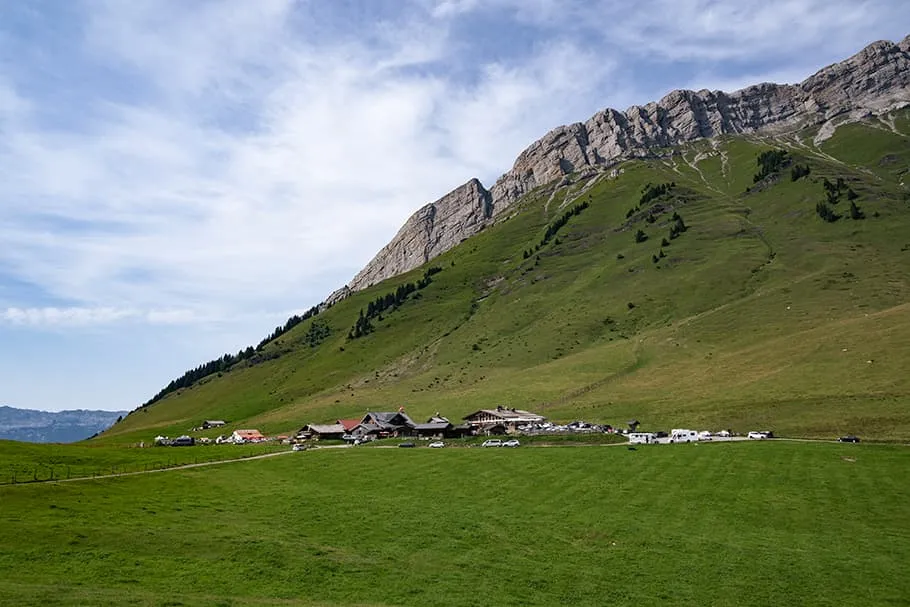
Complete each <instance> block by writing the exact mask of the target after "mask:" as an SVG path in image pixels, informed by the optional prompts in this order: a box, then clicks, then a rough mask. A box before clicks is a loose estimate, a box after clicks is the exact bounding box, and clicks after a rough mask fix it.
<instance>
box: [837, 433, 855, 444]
mask: <svg viewBox="0 0 910 607" xmlns="http://www.w3.org/2000/svg"><path fill="white" fill-rule="evenodd" d="M837 442H839V443H858V442H859V437H858V436H853V435H852V434H848V435H847V436H842V437H840V438H839V439H837Z"/></svg>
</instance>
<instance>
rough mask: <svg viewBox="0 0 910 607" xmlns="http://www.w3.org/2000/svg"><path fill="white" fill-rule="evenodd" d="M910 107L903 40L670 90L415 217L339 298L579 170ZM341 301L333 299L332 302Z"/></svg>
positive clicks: (909, 64) (409, 265)
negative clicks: (779, 77)
mask: <svg viewBox="0 0 910 607" xmlns="http://www.w3.org/2000/svg"><path fill="white" fill-rule="evenodd" d="M902 104H910V36H907V37H906V38H904V40H903V41H901V42H900V43H899V44H894V43H892V42H888V41H879V42H874V43H872V44H870V45H869V46H867V47H866V48H865V49H863V50H862V51H860V52H859V53H857V54H856V55H854V56H853V57H851V58H849V59H847V60H845V61H843V62H841V63H836V64H834V65H831V66H828V67H826V68H824V69H822V70H820V71H818V72H817V73H816V74H814V75H812V76H810V77H809V78H807V79H806V80H804V81H803V82H801V83H800V84H795V85H791V84H770V83H764V84H758V85H755V86H750V87H748V88H745V89H742V90H739V91H736V92H733V93H724V92H722V91H708V90H701V91H687V90H677V91H673V92H671V93H670V94H668V95H667V96H665V97H664V98H663V99H661V100H660V101H658V102H652V103H649V104H647V105H644V106H632V107H630V108H629V109H627V110H626V111H625V112H619V111H617V110H614V109H609V108H608V109H605V110H603V111H600V112H598V113H596V114H595V115H594V116H592V117H591V118H590V119H589V120H588V121H587V122H584V123H581V122H578V123H575V124H570V125H567V126H561V127H558V128H556V129H553V130H552V131H550V132H549V133H547V134H546V135H544V137H543V138H541V139H540V140H538V141H536V142H534V143H533V144H531V146H530V147H528V148H527V149H526V150H525V151H523V152H522V153H521V154H520V155H519V156H518V158H517V159H516V161H515V164H514V165H513V167H512V169H511V170H510V171H508V172H507V173H505V174H504V175H503V176H502V177H500V178H499V179H498V180H497V181H496V183H495V184H494V185H493V187H492V188H490V190H489V191H488V190H486V189H485V188H484V186H483V185H482V184H481V183H480V182H479V181H478V180H477V179H472V180H470V181H469V182H468V183H466V184H464V185H462V186H461V187H459V188H457V189H455V190H453V191H452V192H450V193H449V194H446V195H445V196H443V197H442V198H440V199H439V200H437V201H436V202H433V203H430V204H428V205H426V206H424V207H423V208H422V209H420V210H419V211H417V212H416V213H415V214H414V215H412V216H411V217H410V218H409V219H408V220H407V221H406V222H405V224H404V225H403V226H402V228H401V229H400V230H399V231H398V234H396V235H395V237H394V238H393V239H392V240H391V242H389V244H387V245H386V246H385V247H383V248H382V250H381V251H379V253H378V254H377V255H376V256H375V257H374V258H373V260H372V261H370V263H369V264H367V266H366V267H365V268H364V269H363V270H361V271H360V272H359V273H358V274H357V276H355V277H354V279H353V280H352V281H351V283H350V285H348V288H349V290H348V289H342V290H339V291H336V293H334V294H333V297H335V298H336V300H337V298H340V297H343V296H345V295H346V294H347V293H349V292H350V291H357V290H360V289H364V288H366V287H368V286H370V285H373V284H376V283H377V282H380V281H381V280H384V279H386V278H389V277H391V276H395V275H397V274H401V273H402V272H406V271H408V270H411V269H413V268H415V267H418V266H420V265H422V264H424V263H426V262H427V261H429V260H430V259H432V258H434V257H435V256H437V255H439V254H441V253H443V252H445V251H447V250H448V249H450V248H452V247H453V246H455V245H457V244H458V243H459V242H461V241H463V240H464V239H466V238H468V237H470V236H472V235H473V234H476V233H477V232H478V231H480V230H481V229H482V228H483V227H484V226H486V225H488V224H489V223H491V222H492V221H494V220H495V219H496V218H497V217H498V216H499V215H500V214H501V213H502V212H503V211H504V210H505V209H507V208H509V206H510V205H511V204H513V203H514V202H515V201H516V200H518V199H519V198H520V197H521V196H523V195H524V194H526V193H527V192H529V191H530V190H532V189H533V188H535V187H537V186H540V185H543V184H546V183H549V182H551V181H553V180H556V179H559V178H560V177H562V176H563V175H566V174H568V173H572V172H575V171H580V170H592V169H599V168H604V167H607V166H609V165H611V164H615V163H616V162H617V161H620V160H624V159H628V158H633V157H643V156H647V155H649V154H651V151H652V150H653V149H654V148H665V147H669V146H673V145H677V144H680V143H684V142H687V141H693V140H696V139H702V138H708V137H714V136H717V135H723V134H729V133H753V132H759V131H760V132H780V131H787V130H793V129H797V128H802V127H805V126H809V125H822V126H823V129H822V131H821V135H820V136H821V137H823V136H825V134H830V133H831V132H833V128H834V126H835V125H836V124H837V123H838V122H839V121H844V120H849V119H855V118H859V117H862V116H865V115H869V114H871V113H875V112H879V111H885V110H887V109H889V108H893V107H896V106H899V105H902ZM339 296H340V297H339Z"/></svg>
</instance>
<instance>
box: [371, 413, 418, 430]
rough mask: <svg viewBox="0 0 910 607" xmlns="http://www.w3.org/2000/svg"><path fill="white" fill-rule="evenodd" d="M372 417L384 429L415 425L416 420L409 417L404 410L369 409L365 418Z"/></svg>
mask: <svg viewBox="0 0 910 607" xmlns="http://www.w3.org/2000/svg"><path fill="white" fill-rule="evenodd" d="M367 418H370V419H372V420H373V421H374V422H375V423H376V424H377V425H378V426H379V427H381V428H383V429H386V428H388V429H396V428H400V427H402V426H410V427H414V420H412V419H411V418H410V417H408V414H407V413H405V412H404V411H367V414H366V415H364V416H363V420H366V419H367Z"/></svg>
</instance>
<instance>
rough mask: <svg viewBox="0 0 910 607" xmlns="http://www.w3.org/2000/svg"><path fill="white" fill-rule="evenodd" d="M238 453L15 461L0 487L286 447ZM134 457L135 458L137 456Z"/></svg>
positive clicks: (4, 470)
mask: <svg viewBox="0 0 910 607" xmlns="http://www.w3.org/2000/svg"><path fill="white" fill-rule="evenodd" d="M241 448H242V451H239V450H238V448H237V447H235V446H218V447H150V448H147V449H143V450H142V451H143V452H147V451H148V452H152V453H142V455H141V456H139V457H138V458H137V459H139V461H118V462H102V461H94V462H92V461H89V462H76V463H71V462H35V461H27V460H23V461H19V462H14V463H11V464H8V465H6V466H3V465H2V464H0V485H15V484H21V483H43V482H53V481H63V480H70V479H75V478H98V477H106V476H116V475H123V474H137V473H142V472H154V471H156V470H167V469H169V468H179V467H181V466H188V465H192V464H206V463H214V462H222V461H229V460H235V459H247V458H250V457H255V456H258V455H265V454H267V453H275V452H278V451H284V450H286V449H287V448H288V447H286V446H279V445H245V446H243V447H241ZM171 449H175V450H176V449H179V450H180V451H181V452H180V453H173V454H170V453H168V454H167V455H166V456H165V454H164V453H158V452H163V451H164V450H171ZM137 455H138V454H137Z"/></svg>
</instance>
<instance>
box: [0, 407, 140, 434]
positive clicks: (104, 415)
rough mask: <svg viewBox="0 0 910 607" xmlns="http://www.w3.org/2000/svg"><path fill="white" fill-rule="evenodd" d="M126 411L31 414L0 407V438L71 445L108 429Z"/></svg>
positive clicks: (76, 411)
mask: <svg viewBox="0 0 910 607" xmlns="http://www.w3.org/2000/svg"><path fill="white" fill-rule="evenodd" d="M125 414H126V411H87V410H85V409H77V410H75V411H60V412H57V413H50V412H47V411H34V410H31V409H16V408H14V407H7V406H0V439H8V440H17V441H26V442H31V443H72V442H75V441H80V440H83V439H86V438H88V437H90V436H92V435H93V434H95V433H96V432H100V431H101V430H104V429H105V428H108V427H110V425H111V424H113V423H114V422H115V421H117V418H118V417H120V416H122V415H125Z"/></svg>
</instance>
